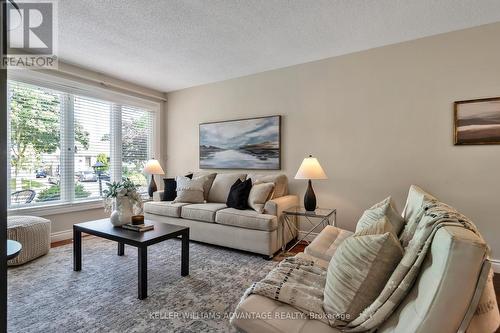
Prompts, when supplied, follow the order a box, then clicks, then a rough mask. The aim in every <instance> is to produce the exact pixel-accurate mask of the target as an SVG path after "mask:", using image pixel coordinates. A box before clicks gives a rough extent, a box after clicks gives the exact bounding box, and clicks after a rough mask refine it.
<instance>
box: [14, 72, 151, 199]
mask: <svg viewBox="0 0 500 333" xmlns="http://www.w3.org/2000/svg"><path fill="white" fill-rule="evenodd" d="M8 90H9V114H8V116H9V139H10V142H9V146H10V165H9V168H10V172H9V176H10V179H9V193H10V200H9V206H10V208H17V207H25V206H37V205H46V204H57V203H73V202H82V201H88V200H95V199H100V198H101V197H102V192H103V190H104V189H105V187H106V185H105V184H106V182H109V181H112V180H116V181H119V180H120V179H122V178H124V177H127V178H130V179H131V180H132V181H134V183H136V184H137V185H139V186H140V188H141V189H142V191H144V192H145V191H146V184H147V182H146V176H145V175H144V174H143V173H142V168H143V166H144V164H145V162H146V161H147V160H148V159H149V158H150V157H151V156H152V155H153V125H152V124H153V119H154V117H155V114H154V112H153V111H152V110H151V109H150V108H148V107H138V106H135V105H128V104H126V103H116V100H113V99H110V100H106V99H98V98H93V97H91V96H87V95H81V94H75V93H74V91H64V89H61V90H54V89H52V88H46V87H44V85H43V84H40V85H38V84H36V85H34V84H31V83H30V84H28V83H25V82H21V81H20V80H19V81H16V80H9V85H8Z"/></svg>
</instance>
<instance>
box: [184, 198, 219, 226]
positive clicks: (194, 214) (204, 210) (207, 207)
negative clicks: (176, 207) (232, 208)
mask: <svg viewBox="0 0 500 333" xmlns="http://www.w3.org/2000/svg"><path fill="white" fill-rule="evenodd" d="M226 207H227V206H226V204H220V203H203V204H192V205H186V206H183V207H182V211H181V216H182V217H183V218H185V219H190V220H197V221H203V222H215V213H216V212H217V211H218V210H221V209H224V208H226Z"/></svg>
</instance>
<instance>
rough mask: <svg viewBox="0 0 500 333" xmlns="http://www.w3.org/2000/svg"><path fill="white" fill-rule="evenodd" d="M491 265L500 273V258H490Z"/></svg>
mask: <svg viewBox="0 0 500 333" xmlns="http://www.w3.org/2000/svg"><path fill="white" fill-rule="evenodd" d="M490 261H491V267H492V268H493V272H495V273H498V274H500V260H498V259H490Z"/></svg>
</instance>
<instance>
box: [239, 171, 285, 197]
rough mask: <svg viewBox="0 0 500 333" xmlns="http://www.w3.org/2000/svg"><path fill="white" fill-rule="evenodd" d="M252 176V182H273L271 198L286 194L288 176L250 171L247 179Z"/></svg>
mask: <svg viewBox="0 0 500 333" xmlns="http://www.w3.org/2000/svg"><path fill="white" fill-rule="evenodd" d="M249 178H252V182H253V184H260V183H274V191H273V194H272V196H271V199H275V198H280V197H282V196H285V195H287V194H288V178H287V176H286V175H285V174H270V175H268V174H258V173H251V174H248V175H247V179H249Z"/></svg>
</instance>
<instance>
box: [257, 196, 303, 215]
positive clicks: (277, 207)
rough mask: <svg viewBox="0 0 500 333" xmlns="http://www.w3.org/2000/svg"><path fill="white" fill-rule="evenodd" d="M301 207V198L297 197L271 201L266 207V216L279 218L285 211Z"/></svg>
mask: <svg viewBox="0 0 500 333" xmlns="http://www.w3.org/2000/svg"><path fill="white" fill-rule="evenodd" d="M298 205H299V197H298V196H296V195H285V196H283V197H279V198H275V199H272V200H269V201H267V202H266V204H265V205H264V214H269V215H274V216H277V217H278V218H279V217H280V216H281V214H282V213H283V211H284V210H287V209H290V208H292V207H295V206H298Z"/></svg>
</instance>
